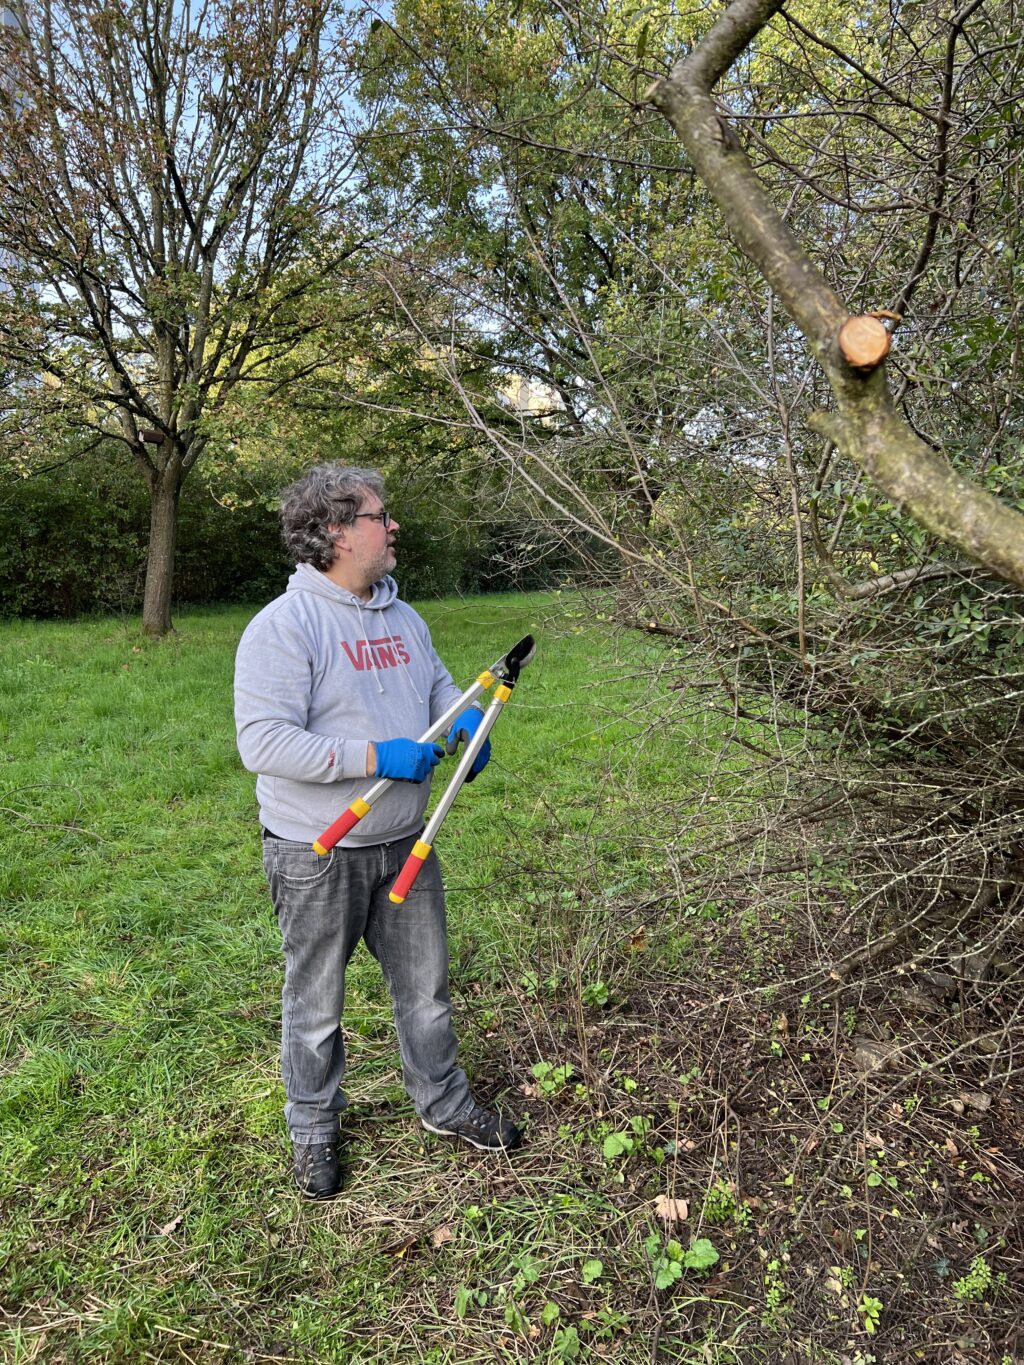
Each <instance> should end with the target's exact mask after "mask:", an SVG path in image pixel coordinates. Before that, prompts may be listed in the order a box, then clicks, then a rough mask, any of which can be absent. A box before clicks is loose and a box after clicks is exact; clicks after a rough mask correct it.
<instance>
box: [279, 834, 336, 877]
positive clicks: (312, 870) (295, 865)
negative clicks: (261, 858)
mask: <svg viewBox="0 0 1024 1365" xmlns="http://www.w3.org/2000/svg"><path fill="white" fill-rule="evenodd" d="M273 861H274V870H275V872H276V873H277V875H278V877H279V878H280V879H281V884H282V885H283V886H289V887H291V888H292V889H293V890H306V889H308V888H309V887H313V886H319V884H320V883H321V882H322V881H324V880H326V878H327V876H328V874H329V873H330V870H331V868H332V867H333V865H334V849H333V848H332V849H331V851H330V853H328V855H327V857H326V858H321V857H320V855H319V854H318V853H314V852H313V849H312V848H311V847H310V845H309V844H293V843H286V842H285V841H284V840H283V839H278V840H276V841H275V846H274V852H273Z"/></svg>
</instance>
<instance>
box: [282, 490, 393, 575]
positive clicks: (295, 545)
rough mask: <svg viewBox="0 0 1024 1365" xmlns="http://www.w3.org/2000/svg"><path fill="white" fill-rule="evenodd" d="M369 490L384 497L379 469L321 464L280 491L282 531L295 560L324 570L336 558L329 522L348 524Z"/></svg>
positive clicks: (341, 524) (340, 524) (338, 524)
mask: <svg viewBox="0 0 1024 1365" xmlns="http://www.w3.org/2000/svg"><path fill="white" fill-rule="evenodd" d="M367 493H376V494H377V496H378V498H380V499H381V501H382V502H383V500H384V480H383V479H382V478H381V476H380V474H379V472H378V471H377V470H376V469H353V468H351V467H350V466H348V465H343V464H319V465H316V466H314V468H313V469H310V470H309V471H308V472H307V473H305V474H303V476H302V478H301V479H298V480H297V481H296V482H295V483H293V484H292V485H291V487H290V488H286V489H285V490H284V492H283V493H282V494H281V534H282V535H283V536H284V543H285V547H286V548H287V550H288V553H289V554H290V555H291V556H292V558H293V559H294V561H295V563H296V564H312V565H313V568H314V569H319V570H320V572H321V573H325V572H326V571H327V570H328V569H329V568H330V567H331V564H332V563H333V562H334V537H333V536H332V534H331V532H330V531H328V529H327V528H328V526H349V525H351V523H352V522H353V521H355V517H356V513H357V512H358V511H359V508H360V506H361V505H362V502H363V498H364V497H365V495H366V494H367Z"/></svg>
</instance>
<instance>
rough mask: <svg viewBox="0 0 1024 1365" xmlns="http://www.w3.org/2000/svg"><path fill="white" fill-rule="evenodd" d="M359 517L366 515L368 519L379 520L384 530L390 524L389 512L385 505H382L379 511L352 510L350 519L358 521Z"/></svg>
mask: <svg viewBox="0 0 1024 1365" xmlns="http://www.w3.org/2000/svg"><path fill="white" fill-rule="evenodd" d="M360 517H366V518H367V519H368V520H369V521H379V522H380V524H381V525H382V526H383V527H384V530H385V531H386V530H387V529H388V528H389V527H390V525H391V513H390V512H389V511H388V509H387V508H386V507H382V508H381V509H380V511H379V512H354V513H353V514H352V520H353V521H358V519H359V518H360Z"/></svg>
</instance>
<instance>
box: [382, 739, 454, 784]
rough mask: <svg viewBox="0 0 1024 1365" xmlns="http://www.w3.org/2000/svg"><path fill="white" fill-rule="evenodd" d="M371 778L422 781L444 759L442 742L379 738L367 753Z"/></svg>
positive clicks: (394, 780)
mask: <svg viewBox="0 0 1024 1365" xmlns="http://www.w3.org/2000/svg"><path fill="white" fill-rule="evenodd" d="M366 757H367V764H366V766H367V768H369V767H370V765H371V763H372V764H373V770H372V771H371V772H368V773H367V776H368V777H389V778H391V780H392V781H393V782H422V781H423V779H424V778H425V777H429V776H430V774H431V772H432V771H433V770H434V768H436V767H437V765H438V764H439V763H440V762H441V759H442V758H444V750H443V749H442V748H441V746H440V744H421V743H420V742H419V740H416V739H378V740H377V741H376V742H374V743H371V744H370V746H369V752H368V753H367V756H366Z"/></svg>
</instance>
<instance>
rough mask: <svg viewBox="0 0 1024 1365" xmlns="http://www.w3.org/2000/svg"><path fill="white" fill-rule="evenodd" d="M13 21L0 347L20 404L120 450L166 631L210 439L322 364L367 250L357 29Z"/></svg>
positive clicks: (173, 10)
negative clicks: (355, 120) (28, 400)
mask: <svg viewBox="0 0 1024 1365" xmlns="http://www.w3.org/2000/svg"><path fill="white" fill-rule="evenodd" d="M12 13H13V15H14V16H15V19H16V23H15V25H14V26H10V27H4V28H0V64H2V70H3V72H4V79H3V81H2V82H0V335H2V336H3V338H4V340H5V343H6V345H7V348H8V351H9V354H10V356H11V357H12V359H13V360H14V362H16V364H17V367H18V371H19V373H20V376H21V380H20V384H21V386H22V388H23V389H24V390H25V391H26V392H28V391H29V390H38V380H39V378H40V377H41V376H43V375H45V376H47V377H48V379H49V383H50V385H51V393H52V401H53V403H55V404H56V405H58V406H59V408H60V409H61V410H62V412H63V414H64V417H65V419H66V420H67V421H71V422H76V423H80V424H82V425H84V426H87V427H89V428H90V429H92V430H93V431H94V432H95V433H96V435H97V439H102V438H104V437H108V436H110V435H115V436H116V437H117V438H118V439H119V440H120V442H122V443H123V445H124V446H125V447H127V449H128V450H129V451H130V453H131V456H132V457H133V459H134V462H135V464H136V465H137V467H138V469H139V471H140V473H141V475H142V477H143V478H144V479H145V481H146V484H147V487H148V490H149V498H150V511H151V516H150V540H149V552H148V563H147V572H146V586H145V600H144V607H143V623H144V628H145V630H146V631H147V632H148V633H150V634H152V635H161V634H163V633H164V632H166V631H167V630H169V629H170V628H171V593H172V575H173V562H174V540H175V530H176V525H177V508H178V498H179V494H180V491H181V487H182V483H183V481H184V480H185V478H186V477H187V476H188V474H189V472H190V471H191V470H192V469H194V468H195V466H196V464H197V463H198V462H199V461H200V460H201V459H202V457H203V454H204V452H205V451H206V450H207V449H208V446H209V443H210V439H211V422H213V421H214V420H215V419H216V417H217V414H218V413H219V412H220V411H222V410H223V408H224V405H225V403H226V401H227V399H228V397H229V395H230V394H231V392H232V391H233V390H234V389H235V388H236V387H237V386H238V385H240V384H259V383H269V382H270V381H269V379H268V376H269V375H270V374H271V372H273V375H274V382H275V383H281V382H286V381H287V379H288V378H289V377H294V374H297V373H300V372H302V371H306V370H308V369H309V368H310V367H311V366H315V365H316V364H317V363H318V360H317V357H316V356H315V355H314V356H313V357H311V356H310V354H309V350H308V348H307V350H306V351H305V352H304V353H302V354H301V356H300V355H299V354H298V353H297V352H296V346H297V343H298V342H300V341H301V340H302V339H303V338H305V337H309V336H311V335H313V334H314V333H317V331H318V329H319V327H320V324H321V322H322V321H323V314H324V312H325V311H326V306H325V304H324V299H323V295H324V291H325V290H326V289H327V288H329V287H330V286H331V285H332V283H333V282H335V281H336V279H337V277H338V274H339V271H340V269H341V267H342V266H343V264H344V263H345V262H346V261H347V260H349V259H350V258H351V257H352V255H353V254H354V253H355V252H356V251H357V250H358V249H359V246H360V239H359V238H358V236H357V235H356V234H355V233H354V231H353V225H352V223H351V222H346V219H345V206H346V204H347V203H349V202H350V201H351V199H352V197H353V195H354V194H355V191H356V187H357V185H358V179H359V177H358V164H357V158H356V153H355V147H354V143H353V141H352V139H351V138H350V136H349V130H348V125H347V120H348V118H349V113H350V108H349V106H348V104H347V101H348V98H349V91H350V86H351V81H352V54H353V51H354V45H353V42H352V33H351V27H352V24H353V23H354V22H355V21H354V20H351V19H349V18H348V17H346V16H345V15H344V13H343V12H341V11H339V10H338V9H336V8H335V6H334V5H333V4H332V3H331V0H223V3H213V4H210V5H206V4H204V5H202V6H200V7H199V8H198V9H193V7H192V6H191V5H189V4H184V5H181V4H177V3H174V0H16V3H15V4H14V5H13V6H12ZM330 311H331V313H332V318H333V325H334V326H335V327H338V328H339V329H341V330H343V320H341V319H339V318H338V316H337V306H336V301H335V302H334V303H332V304H331V308H330ZM292 356H295V357H296V359H295V362H294V365H293V366H292V367H291V369H289V366H288V364H287V361H288V358H289V357H292ZM37 399H38V393H35V394H34V398H33V401H37Z"/></svg>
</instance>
